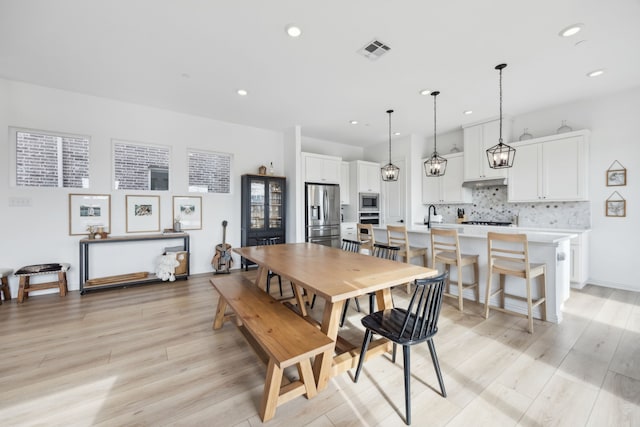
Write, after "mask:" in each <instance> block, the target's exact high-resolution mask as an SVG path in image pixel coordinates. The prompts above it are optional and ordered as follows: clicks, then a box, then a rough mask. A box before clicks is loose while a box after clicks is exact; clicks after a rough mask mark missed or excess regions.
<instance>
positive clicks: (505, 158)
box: [487, 64, 516, 169]
mask: <svg viewBox="0 0 640 427" xmlns="http://www.w3.org/2000/svg"><path fill="white" fill-rule="evenodd" d="M506 66H507V64H499V65H496V67H495V69H496V70H498V71H500V138H499V139H498V143H497V144H496V145H494V146H493V147H491V148H489V149H488V150H487V161H488V162H489V167H490V168H491V169H504V168H510V167H512V166H513V159H514V158H515V157H516V149H515V148H513V147H511V146H509V145H507V144H505V143H503V142H502V70H503V69H504V68H506Z"/></svg>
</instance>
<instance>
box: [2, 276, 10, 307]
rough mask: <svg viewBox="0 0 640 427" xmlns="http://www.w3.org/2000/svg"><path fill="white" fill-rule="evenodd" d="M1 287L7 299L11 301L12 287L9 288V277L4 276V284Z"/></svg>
mask: <svg viewBox="0 0 640 427" xmlns="http://www.w3.org/2000/svg"><path fill="white" fill-rule="evenodd" d="M0 287H1V288H2V293H3V295H4V299H5V301H11V288H9V279H8V278H6V277H3V278H2V285H0ZM0 304H1V303H0Z"/></svg>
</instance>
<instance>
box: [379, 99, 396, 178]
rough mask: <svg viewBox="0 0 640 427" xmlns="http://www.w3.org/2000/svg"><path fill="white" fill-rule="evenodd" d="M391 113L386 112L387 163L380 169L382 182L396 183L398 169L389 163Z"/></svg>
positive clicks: (391, 111) (389, 111) (390, 111)
mask: <svg viewBox="0 0 640 427" xmlns="http://www.w3.org/2000/svg"><path fill="white" fill-rule="evenodd" d="M391 113H393V110H387V114H388V115H389V163H388V164H386V165H385V166H383V167H382V168H380V173H382V180H383V181H397V180H398V176H400V168H399V167H397V166H396V165H394V164H393V163H391Z"/></svg>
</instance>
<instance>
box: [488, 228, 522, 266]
mask: <svg viewBox="0 0 640 427" xmlns="http://www.w3.org/2000/svg"><path fill="white" fill-rule="evenodd" d="M487 251H488V261H489V265H494V266H496V268H500V269H502V270H506V271H508V274H512V275H514V276H520V277H526V276H528V275H529V272H530V271H529V270H530V266H529V244H528V242H527V235H526V234H512V233H494V232H489V233H487Z"/></svg>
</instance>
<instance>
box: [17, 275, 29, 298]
mask: <svg viewBox="0 0 640 427" xmlns="http://www.w3.org/2000/svg"><path fill="white" fill-rule="evenodd" d="M28 287H29V276H20V285H19V287H18V302H19V303H20V302H23V301H24V299H25V297H27V296H28V293H29V291H26V292H25V289H26V288H28Z"/></svg>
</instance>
